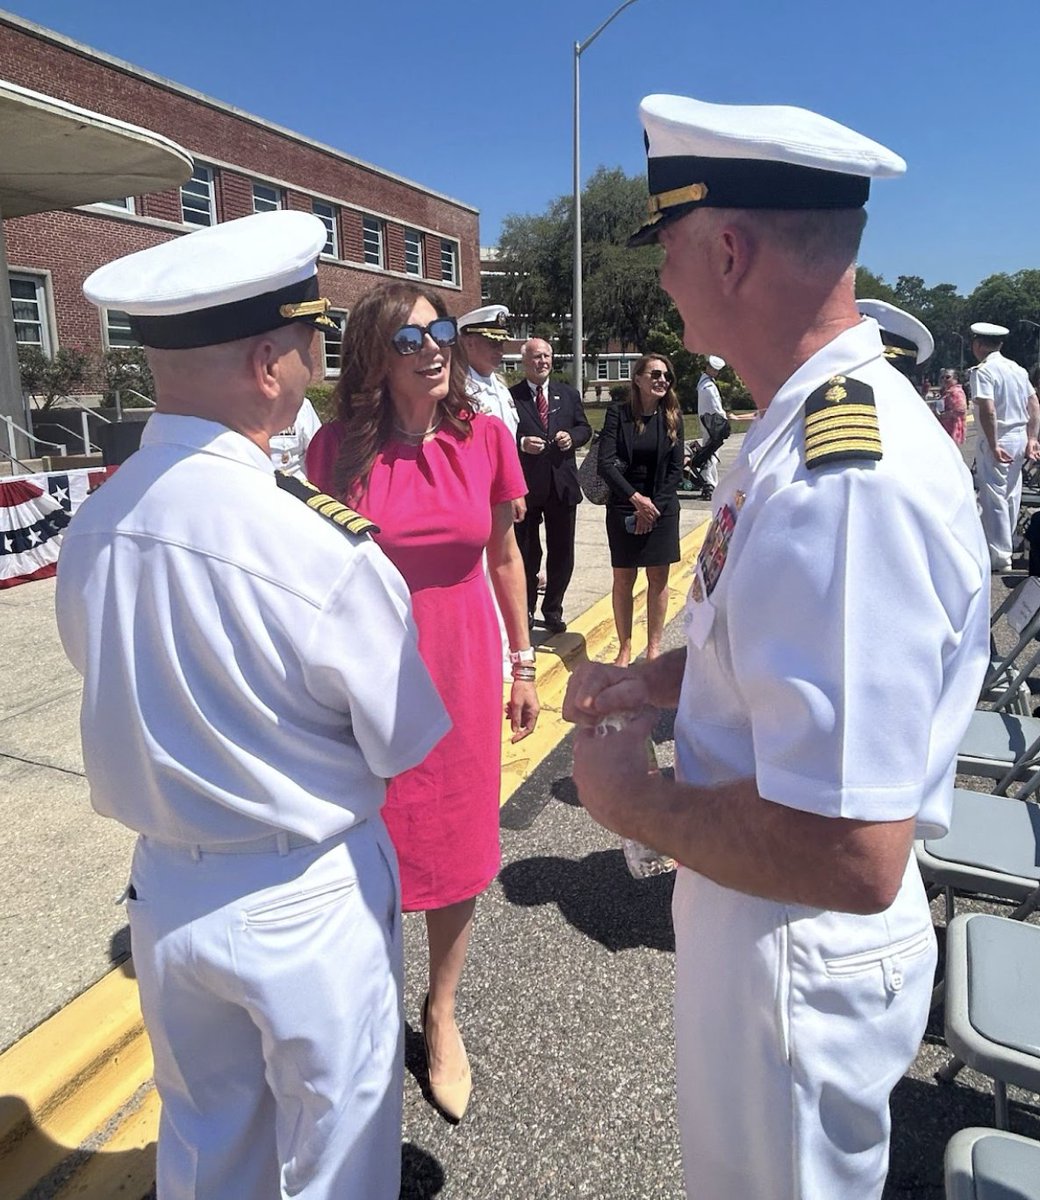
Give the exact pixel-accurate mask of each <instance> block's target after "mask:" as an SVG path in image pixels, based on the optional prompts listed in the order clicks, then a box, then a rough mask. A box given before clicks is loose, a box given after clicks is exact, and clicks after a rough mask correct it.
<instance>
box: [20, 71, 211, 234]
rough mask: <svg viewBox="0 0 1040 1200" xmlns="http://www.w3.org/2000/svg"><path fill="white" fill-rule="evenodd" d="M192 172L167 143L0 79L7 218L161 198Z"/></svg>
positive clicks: (183, 154)
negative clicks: (150, 196) (154, 195)
mask: <svg viewBox="0 0 1040 1200" xmlns="http://www.w3.org/2000/svg"><path fill="white" fill-rule="evenodd" d="M191 172H192V160H191V155H190V154H188V152H187V150H184V149H182V147H180V146H178V145H177V144H176V142H171V141H170V140H169V138H165V137H162V136H161V135H160V134H158V133H150V132H149V131H148V130H147V129H140V128H138V126H136V125H128V124H126V122H124V121H117V120H116V119H115V118H114V117H106V116H103V115H102V114H101V113H95V112H90V111H89V110H87V109H85V108H77V107H76V105H74V104H67V103H65V101H64V100H56V99H55V98H54V97H53V96H44V95H41V94H40V93H39V92H31V91H29V90H28V89H27V88H22V87H18V86H17V85H16V84H13V83H8V82H6V81H4V80H0V213H2V214H3V216H5V217H24V216H26V215H27V214H29V213H37V212H47V211H49V210H50V209H55V208H69V207H71V206H72V205H75V204H90V203H92V202H93V201H95V200H117V199H120V198H121V197H123V196H140V195H143V194H144V193H146V192H160V191H163V190H164V189H166V188H170V187H176V186H177V185H178V184H181V183H183V182H184V181H185V180H186V179H188V178H189V177H190V175H191Z"/></svg>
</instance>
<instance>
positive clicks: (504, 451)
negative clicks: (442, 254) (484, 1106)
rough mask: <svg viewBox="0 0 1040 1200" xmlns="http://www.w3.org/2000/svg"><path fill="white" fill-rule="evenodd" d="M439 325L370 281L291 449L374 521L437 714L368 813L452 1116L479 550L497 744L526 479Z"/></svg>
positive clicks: (480, 868)
mask: <svg viewBox="0 0 1040 1200" xmlns="http://www.w3.org/2000/svg"><path fill="white" fill-rule="evenodd" d="M456 337H457V330H456V327H455V322H454V320H453V319H452V318H451V317H449V316H448V315H447V312H446V310H445V308H444V302H443V300H442V299H441V298H440V297H439V296H437V295H436V293H434V292H431V291H427V290H425V289H424V288H421V287H418V286H416V285H413V284H410V283H403V282H401V283H399V282H391V283H385V284H381V285H380V286H379V287H376V288H374V289H373V290H372V291H371V292H369V293H368V294H367V295H366V296H365V297H364V298H363V299H362V300H361V301H360V302H359V303H358V304H357V305H356V307H355V308H354V310H353V312H352V313H351V314H350V321H349V322H348V324H347V328H346V332H345V336H344V339H343V354H342V363H343V367H342V374H341V375H340V380H339V384H338V385H337V388H336V399H337V402H338V417H337V419H336V420H334V421H332V422H330V423H329V424H328V425H325V426H324V427H323V428H322V429H321V430H320V431H319V432H318V433H317V434H316V435H315V437H314V439H313V441H312V442H311V444H310V447H309V448H308V451H307V476H308V478H309V479H310V480H311V481H312V482H313V483H314V484H315V485H316V486H317V487H319V488H321V489H322V490H323V491H326V492H328V493H330V494H331V495H334V496H336V497H338V498H341V499H343V500H344V501H345V502H346V503H347V504H349V505H350V506H351V507H353V508H355V509H357V510H358V511H359V512H361V513H363V514H364V515H365V516H366V517H368V518H369V519H370V520H372V521H374V522H375V523H376V525H378V526H379V532H378V533H376V534H375V540H376V541H377V542H378V543H379V545H380V546H381V547H382V549H383V550H384V552H385V553H386V554H387V556H388V557H389V558H390V559H391V560H392V561H393V563H394V564H395V565H396V566H397V568H398V570H399V571H400V572H401V574H402V575H403V576H404V579H405V582H406V583H407V584H408V589H409V591H410V592H411V596H412V607H413V611H414V614H415V621H416V624H417V626H418V629H419V650H420V653H421V654H422V656H423V659H424V660H425V662H426V665H427V667H428V668H429V671H430V673H431V675H432V676H433V680H434V682H435V683H436V685H437V688H438V690H439V692H440V694H441V698H442V699H443V701H444V703H445V706H446V707H447V709H448V712H449V713H450V715H451V718H452V726H453V727H452V730H451V732H450V733H448V734H447V736H445V737H444V738H443V739H442V740H441V741H440V742H439V743H438V745H437V746H436V747H435V748H434V750H433V751H432V752H431V753H430V755H429V757H428V758H427V759H426V760H425V762H423V763H422V764H420V765H419V766H418V767H415V768H413V769H412V770H411V771H408V772H406V773H405V774H404V775H400V776H398V777H397V778H396V779H393V780H391V781H390V783H389V785H388V788H387V798H386V805H385V807H384V809H383V816H384V817H385V819H386V824H387V827H388V828H389V830H390V836H391V837H392V839H393V841H394V845H395V847H396V849H397V854H398V860H399V862H400V869H401V893H402V907H403V908H404V910H405V911H422V912H424V913H425V914H426V930H427V940H428V944H429V958H430V977H429V990H428V993H427V996H426V999H425V1000H424V1002H423V1010H422V1024H423V1034H424V1037H425V1041H426V1054H427V1060H428V1064H429V1072H430V1091H431V1093H432V1095H433V1098H434V1100H435V1101H436V1103H437V1104H438V1106H439V1107H440V1108H441V1110H442V1111H443V1112H444V1113H445V1114H446V1115H447V1116H449V1117H450V1118H452V1119H454V1120H458V1119H460V1118H461V1116H462V1114H463V1112H464V1111H465V1108H466V1104H467V1102H468V1100H469V1093H470V1087H471V1081H470V1070H469V1063H468V1060H467V1058H466V1050H465V1047H464V1045H463V1043H462V1037H461V1035H460V1033H459V1031H458V1027H457V1025H456V1024H455V994H456V991H457V988H458V984H459V980H460V978H461V976H462V969H463V965H464V962H465V956H466V948H467V945H468V943H469V938H470V933H471V930H472V926H473V913H474V908H475V904H476V897H477V896H478V895H479V894H480V893H481V892H482V891H484V889H485V888H486V887H487V886H488V884H489V883H490V882H491V881H492V879H494V877H495V875H496V874H497V873H498V868H499V863H500V852H499V840H498V828H499V825H498V820H499V790H500V783H501V766H502V763H501V759H502V647H501V641H500V635H499V631H498V623H497V619H496V616H495V611H494V607H493V605H492V602H491V594H490V592H489V591H488V587H487V583H486V581H485V576H484V571H483V563H482V554H483V552H484V550H485V549H486V550H487V561H488V570H489V574H490V577H491V580H492V584H493V586H494V589H495V596H496V598H497V600H498V604H499V608H500V609H501V612H502V618H503V621H504V622H505V627H506V633H507V635H508V638H509V647H510V650H511V652H512V653H511V656H510V657H511V662H512V664H513V665H512V672H513V684H512V690H511V692H510V696H509V701H508V704H507V706H506V714H507V717H508V719H509V721H510V724H511V726H512V730H513V741H519V740H520V739H521V738H524V737H527V735H528V734H529V733H531V731H532V730H533V729H534V725H535V721H536V720H537V716H538V699H537V696H536V694H535V688H534V651H533V650H532V649H531V644H530V639H529V635H528V627H527V599H526V584H525V580H524V570H523V563H522V560H521V558H520V553H519V551H518V549H517V545H516V540H515V538H514V536H513V507H512V501H513V500H516V499H518V498H519V497H521V496H523V495H524V493H525V491H526V487H525V484H524V476H523V472H522V470H521V468H520V462H519V459H518V457H517V451H516V444H515V443H514V441H513V439H512V437H511V436H510V434H509V432H508V430H507V429H506V427H505V426H504V425H503V424H502V422H501V421H499V420H498V419H497V418H495V417H489V416H484V415H482V414H478V413H475V412H474V411H473V409H472V407H471V405H470V403H469V401H468V400H467V398H466V385H465V379H466V368H465V365H464V363H463V362H462V360H461V357H460V356H459V355H457V354H453V352H452V351H453V347H454V346H455V341H456ZM401 702H402V704H407V702H408V698H407V697H406V696H403V697H401Z"/></svg>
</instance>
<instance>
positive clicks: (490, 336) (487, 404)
mask: <svg viewBox="0 0 1040 1200" xmlns="http://www.w3.org/2000/svg"><path fill="white" fill-rule="evenodd" d="M457 324H458V329H459V338H460V341H461V343H462V349H463V350H464V351H465V354H466V359H467V361H468V363H469V373H468V376H467V379H466V393H467V395H468V396H469V398H470V399H471V400H472V402H473V404H474V406H475V408H476V409H477V412H482V413H486V414H488V415H489V416H492V417H498V419H499V420H500V421H501V422H502V424H503V425H505V427H506V428H507V429H508V430H509V432H510V434H511V435H512V437H513V438H514V439H515V438H516V429H517V425H518V424H519V423H520V418H519V416H518V415H517V411H516V401H515V400H514V399H513V397H512V396H511V395H510V394H509V388H507V387H506V385H505V384H504V383H503V381H502V380H501V378H500V377H499V375H498V371H499V368H500V367H501V366H502V358H503V356H504V354H505V349H506V343H507V342H508V341H510V340H511V338H510V335H509V328H508V326H509V309H508V308H507V307H506V306H505V305H504V304H485V305H484V307H483V308H474V309H473V310H472V311H471V312H468V313H463V315H462V316H461V317H459V319H458V322H457ZM526 513H527V502H526V501H525V500H524V498H523V497H522V496H521V497H520V498H519V499H517V500H514V501H513V523H514V524H516V523H517V522H518V521H522V520H523V519H524V516H525V514H526ZM484 574H485V575H486V576H487V580H488V587H489V588H490V589H491V599H492V601H493V602H494V605H495V615H496V616H497V617H498V631H499V635H500V637H501V641H502V678H503V679H506V680H508V679H511V678H512V671H513V665H512V663H511V661H510V658H509V635H508V634H507V633H506V624H505V621H503V619H502V613H501V612H500V611H499V607H498V600H497V599H496V597H495V592H494V588H492V587H491V576H490V575H489V574H488V568H487V555H486V554H485V555H484Z"/></svg>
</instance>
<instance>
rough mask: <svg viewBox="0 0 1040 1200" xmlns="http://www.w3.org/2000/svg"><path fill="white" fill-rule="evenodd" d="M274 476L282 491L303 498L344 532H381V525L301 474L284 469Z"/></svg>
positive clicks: (276, 472)
mask: <svg viewBox="0 0 1040 1200" xmlns="http://www.w3.org/2000/svg"><path fill="white" fill-rule="evenodd" d="M274 477H275V479H276V480H277V482H278V486H279V487H280V488H281V489H282V491H284V492H288V493H289V495H290V496H295V497H296V499H297V500H302V501H303V502H304V504H306V505H307V507H308V508H313V509H314V511H315V512H316V513H318V514H319V515H320V516H322V517H324V518H325V519H326V520H327V521H331V522H332V523H333V524H334V525H337V526H338V527H339V528H340V529H342V530H343V532H344V533H353V534H356V535H358V536H361V535H364V534H374V533H378V532H379V526H378V525H376V524H375V523H374V522H373V521H370V520H369V519H368V518H367V517H363V516H362V515H361V514H360V513H359V512H355V511H354V510H353V509H352V508H347V506H346V505H345V504H340V502H339V501H338V500H334V499H333V498H332V497H331V496H327V495H326V494H325V493H324V492H319V491H318V489H317V488H316V487H315V486H314V484H313V483H309V482H308V481H307V480H306V479H301V478H300V477H299V475H286V473H285V472H284V471H275V473H274Z"/></svg>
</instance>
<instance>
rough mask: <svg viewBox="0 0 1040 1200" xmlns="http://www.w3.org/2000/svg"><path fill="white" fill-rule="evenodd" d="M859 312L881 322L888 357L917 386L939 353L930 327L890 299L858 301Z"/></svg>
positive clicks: (883, 341)
mask: <svg viewBox="0 0 1040 1200" xmlns="http://www.w3.org/2000/svg"><path fill="white" fill-rule="evenodd" d="M856 309H857V311H858V312H859V313H860V314H861V315H862V316H864V317H870V319H871V320H872V321H877V323H878V329H879V331H880V333H881V343H882V345H883V346H884V347H885V358H886V359H887V360H888V362H889V363H890V364H891V365H892V366H893V367H895V369H896V370H897V371H900V372H902V374H904V375H905V376H906V377H907V378H908V379H911V380H913V381H914V382H915V383H916V381H917V379H918V377H919V375H920V373H921V367H923V366H924V364H925V363H926V362H927V361H928V360H929V359H930V358H931V357H932V352H933V351H934V350H935V339H934V338H933V337H932V335H931V332H930V331H929V329H928V326H927V325H925V324H924V323H923V322H921V321H919V320H918V319H917V318H916V317H915V316H914V315H913V313H908V312H906V311H905V310H904V309H902V308H897V307H896V305H894V304H889V303H888V301H887V300H873V299H867V300H857V301H856Z"/></svg>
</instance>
